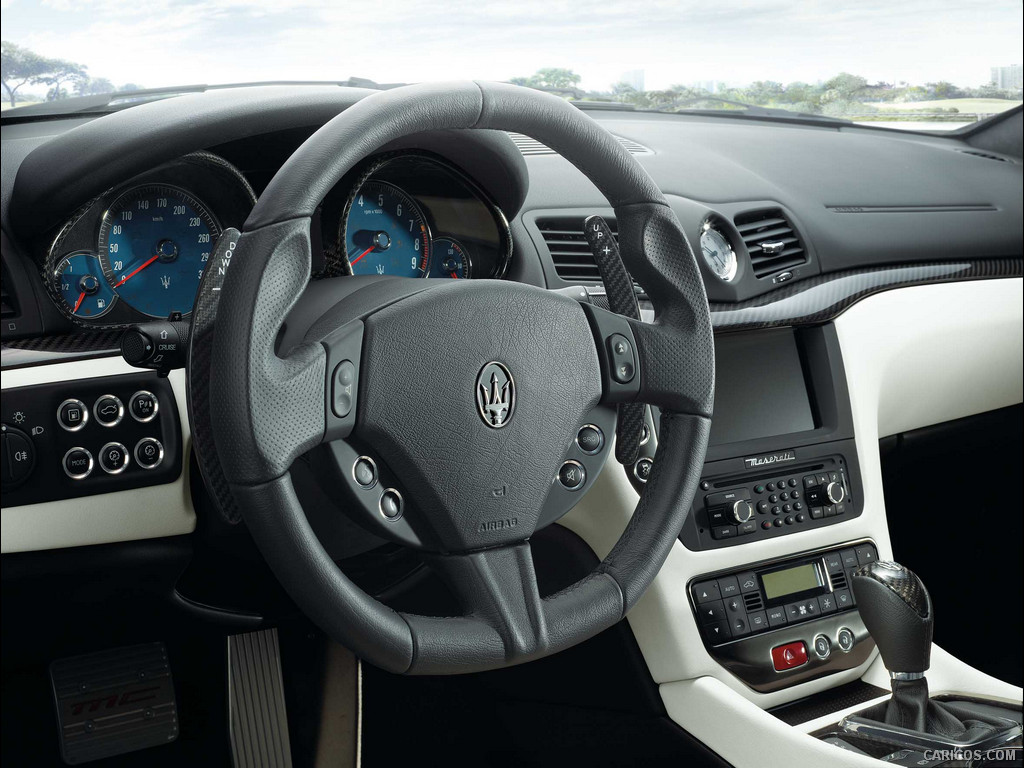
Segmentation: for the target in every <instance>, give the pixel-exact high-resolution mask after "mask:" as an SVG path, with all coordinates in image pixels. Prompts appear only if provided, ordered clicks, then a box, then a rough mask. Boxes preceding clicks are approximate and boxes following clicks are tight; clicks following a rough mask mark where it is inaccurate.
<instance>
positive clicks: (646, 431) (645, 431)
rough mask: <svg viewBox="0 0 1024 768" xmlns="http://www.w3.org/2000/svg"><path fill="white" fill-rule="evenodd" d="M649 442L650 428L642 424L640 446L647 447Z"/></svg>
mask: <svg viewBox="0 0 1024 768" xmlns="http://www.w3.org/2000/svg"><path fill="white" fill-rule="evenodd" d="M650 440H651V428H650V427H649V426H647V425H646V424H644V425H643V426H642V427H640V445H647V443H649V442H650Z"/></svg>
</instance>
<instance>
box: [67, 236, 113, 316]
mask: <svg viewBox="0 0 1024 768" xmlns="http://www.w3.org/2000/svg"><path fill="white" fill-rule="evenodd" d="M53 281H54V286H55V287H56V289H57V295H58V296H60V299H61V303H63V305H64V308H65V310H67V312H68V314H69V315H73V316H74V317H78V318H82V319H87V318H88V319H91V318H94V317H99V316H100V315H104V314H106V313H107V312H109V311H110V308H111V307H112V306H114V302H115V301H117V296H115V295H114V291H113V290H112V289H111V287H110V283H108V282H107V280H106V278H105V277H104V276H103V267H102V266H101V265H100V260H99V258H98V257H97V256H96V254H95V253H91V252H89V251H76V252H75V253H69V254H68V255H67V256H65V257H64V258H63V259H61V260H60V263H59V264H57V267H56V268H55V269H54V271H53Z"/></svg>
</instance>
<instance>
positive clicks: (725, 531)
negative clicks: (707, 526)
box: [711, 525, 736, 539]
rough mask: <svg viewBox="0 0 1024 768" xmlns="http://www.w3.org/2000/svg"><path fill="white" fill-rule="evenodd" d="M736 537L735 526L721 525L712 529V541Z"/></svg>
mask: <svg viewBox="0 0 1024 768" xmlns="http://www.w3.org/2000/svg"><path fill="white" fill-rule="evenodd" d="M735 535H736V526H735V525H719V526H716V527H715V528H712V529H711V538H712V539H731V538H732V537H733V536H735Z"/></svg>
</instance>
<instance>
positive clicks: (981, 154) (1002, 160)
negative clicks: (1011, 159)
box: [957, 149, 1006, 163]
mask: <svg viewBox="0 0 1024 768" xmlns="http://www.w3.org/2000/svg"><path fill="white" fill-rule="evenodd" d="M957 152H963V153H964V154H965V155H974V156H975V157H983V158H985V159H986V160H996V161H998V162H1000V163H1005V162H1006V158H1005V157H1000V156H999V155H993V154H992V153H991V152H982V151H981V150H980V149H958V150H957Z"/></svg>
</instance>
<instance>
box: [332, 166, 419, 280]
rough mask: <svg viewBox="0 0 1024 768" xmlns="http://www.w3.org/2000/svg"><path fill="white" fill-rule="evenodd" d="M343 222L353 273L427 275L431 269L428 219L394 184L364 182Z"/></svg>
mask: <svg viewBox="0 0 1024 768" xmlns="http://www.w3.org/2000/svg"><path fill="white" fill-rule="evenodd" d="M342 226H343V229H344V231H343V233H342V235H343V237H342V242H344V244H345V253H346V255H347V256H348V263H349V265H350V266H351V267H352V274H354V275H396V276H398V277H426V276H427V273H428V272H429V271H430V250H431V249H430V229H429V227H428V226H427V220H426V218H425V217H424V216H423V213H422V212H421V211H420V208H419V206H418V205H416V203H415V202H414V201H413V199H412V198H411V197H410V196H409V195H407V194H406V193H405V192H403V191H402V190H401V189H399V188H398V187H396V186H395V185H394V184H389V183H388V182H386V181H368V182H366V183H365V184H363V186H362V187H360V188H359V191H358V192H356V194H355V195H353V196H352V198H351V199H350V200H349V203H348V206H347V207H346V216H345V220H344V222H343V224H342Z"/></svg>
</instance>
